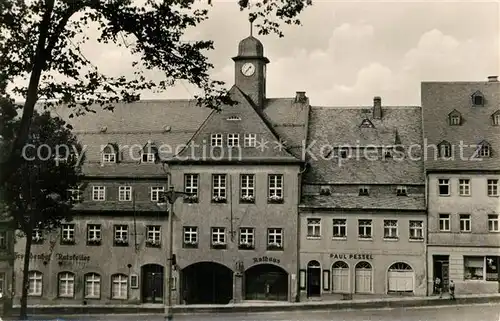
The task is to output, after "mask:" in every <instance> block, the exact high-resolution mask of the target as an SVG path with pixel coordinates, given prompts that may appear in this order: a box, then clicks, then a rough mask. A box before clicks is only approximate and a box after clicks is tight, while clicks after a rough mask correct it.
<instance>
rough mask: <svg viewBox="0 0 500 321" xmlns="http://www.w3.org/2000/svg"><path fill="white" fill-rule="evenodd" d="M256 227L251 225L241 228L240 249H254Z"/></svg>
mask: <svg viewBox="0 0 500 321" xmlns="http://www.w3.org/2000/svg"><path fill="white" fill-rule="evenodd" d="M254 241H255V229H253V228H249V227H243V228H240V244H239V248H240V249H253V248H254V247H255V243H254Z"/></svg>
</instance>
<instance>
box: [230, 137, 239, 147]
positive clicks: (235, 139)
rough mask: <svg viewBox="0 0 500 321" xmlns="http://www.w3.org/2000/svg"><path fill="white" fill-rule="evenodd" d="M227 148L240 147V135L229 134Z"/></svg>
mask: <svg viewBox="0 0 500 321" xmlns="http://www.w3.org/2000/svg"><path fill="white" fill-rule="evenodd" d="M227 146H229V147H238V146H240V134H227Z"/></svg>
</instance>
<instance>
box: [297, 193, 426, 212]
mask: <svg viewBox="0 0 500 321" xmlns="http://www.w3.org/2000/svg"><path fill="white" fill-rule="evenodd" d="M300 207H302V208H313V209H363V210H370V209H374V210H375V209H378V210H391V209H398V210H422V211H423V210H425V196H424V195H412V196H400V197H396V196H394V195H389V194H388V195H377V196H357V195H338V196H334V195H332V196H326V195H309V196H303V198H302V204H301V205H300Z"/></svg>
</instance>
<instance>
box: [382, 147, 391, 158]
mask: <svg viewBox="0 0 500 321" xmlns="http://www.w3.org/2000/svg"><path fill="white" fill-rule="evenodd" d="M383 153H384V158H386V159H387V158H392V150H390V149H389V150H383Z"/></svg>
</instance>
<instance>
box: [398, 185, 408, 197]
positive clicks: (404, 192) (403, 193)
mask: <svg viewBox="0 0 500 321" xmlns="http://www.w3.org/2000/svg"><path fill="white" fill-rule="evenodd" d="M396 195H397V196H408V190H407V188H406V186H404V185H400V186H398V187H396Z"/></svg>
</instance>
